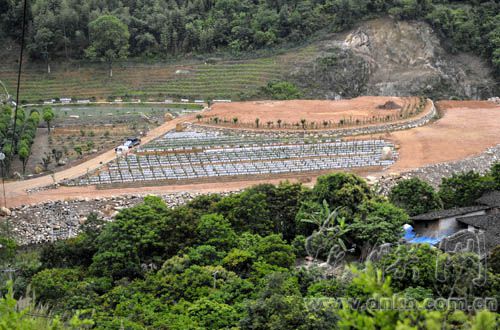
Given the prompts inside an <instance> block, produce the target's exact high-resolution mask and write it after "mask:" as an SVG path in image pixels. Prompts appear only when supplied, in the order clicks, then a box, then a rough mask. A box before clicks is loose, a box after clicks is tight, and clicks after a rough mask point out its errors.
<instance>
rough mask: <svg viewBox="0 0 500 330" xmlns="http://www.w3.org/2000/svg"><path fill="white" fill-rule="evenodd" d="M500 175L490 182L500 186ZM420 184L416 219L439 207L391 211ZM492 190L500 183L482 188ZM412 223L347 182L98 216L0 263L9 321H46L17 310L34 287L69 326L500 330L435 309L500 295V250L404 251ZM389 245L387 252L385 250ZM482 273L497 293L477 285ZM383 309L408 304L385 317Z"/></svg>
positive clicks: (152, 204) (493, 321)
mask: <svg viewBox="0 0 500 330" xmlns="http://www.w3.org/2000/svg"><path fill="white" fill-rule="evenodd" d="M497 170H498V165H495V166H494V167H493V169H492V172H491V173H489V174H487V175H486V176H484V177H492V178H493V180H494V181H495V180H498V173H497ZM462 180H463V181H464V183H467V184H468V183H469V182H470V181H471V179H470V178H469V177H466V176H463V177H462ZM472 181H474V180H472ZM412 185H416V186H418V187H420V188H419V191H420V192H421V193H419V194H417V196H411V197H412V198H413V199H414V200H411V201H409V202H406V204H405V206H406V207H408V208H409V209H412V207H414V206H411V205H410V207H409V206H408V205H409V204H412V203H413V204H416V203H417V200H418V199H419V198H420V199H421V200H425V199H426V198H427V196H429V194H430V195H433V196H434V197H433V198H434V199H436V200H437V197H436V196H435V195H434V194H433V193H432V192H431V191H430V189H429V188H428V187H425V186H423V185H422V184H418V183H412V184H410V185H408V183H402V184H400V185H399V187H398V188H395V189H394V190H393V194H392V196H393V197H391V199H394V198H395V197H394V196H398V200H399V201H400V202H401V201H404V200H407V199H408V198H407V197H405V196H408V192H407V189H409V187H411V186H412ZM443 185H444V186H443V187H442V189H445V190H446V189H447V187H448V183H447V181H446V180H443ZM492 188H496V189H498V188H500V185H499V186H495V187H493V186H491V187H489V188H486V187H485V188H482V189H492ZM460 195H461V192H458V191H457V192H455V195H454V196H455V197H454V198H456V199H457V200H459V199H460V198H459V196H460ZM430 207H431V208H434V207H435V205H434V204H431V206H430ZM408 221H409V218H408V215H407V213H406V212H405V211H404V210H403V209H401V208H398V207H397V206H395V205H394V204H392V203H391V202H390V201H389V200H387V199H386V198H384V197H382V196H378V195H377V194H375V193H374V192H373V191H372V190H371V189H370V188H369V186H368V185H367V184H366V182H365V181H364V180H363V179H361V178H359V177H357V176H355V175H352V174H344V173H337V174H331V175H326V176H323V177H320V178H319V179H318V182H317V183H316V185H315V186H314V187H313V188H312V189H309V188H306V187H304V186H302V185H301V184H292V183H287V182H285V183H281V184H279V185H277V186H274V185H270V184H263V185H257V186H254V187H252V188H249V189H246V190H244V191H242V192H240V193H236V194H232V195H229V196H226V197H221V196H220V195H203V196H200V197H197V198H196V199H194V200H193V201H191V202H189V203H188V204H186V205H183V206H179V207H176V208H172V209H171V208H168V207H167V206H166V205H165V203H164V202H163V201H162V200H161V198H158V197H155V196H148V197H146V198H145V199H144V202H143V203H142V204H139V205H137V206H134V207H131V208H127V209H123V210H121V211H120V212H119V214H118V215H117V216H116V218H115V221H113V222H111V223H105V222H103V221H102V220H100V219H99V218H98V217H97V216H96V215H93V214H90V215H89V216H88V219H87V221H86V222H85V224H83V225H82V228H81V233H80V234H79V235H78V236H77V237H75V238H72V239H68V240H63V241H57V242H54V243H50V244H46V245H44V246H36V247H32V248H30V249H26V248H24V249H21V248H16V246H15V244H14V243H13V242H12V241H11V240H9V239H7V238H2V245H3V246H5V247H6V248H4V249H2V254H1V256H0V257H1V258H2V261H3V263H4V264H9V265H11V266H10V267H12V268H13V269H15V273H13V274H12V278H13V281H12V282H4V286H3V288H2V292H3V294H4V295H5V298H4V300H2V301H0V306H1V307H0V308H1V309H0V310H1V311H8V313H7V312H3V313H4V315H7V316H8V318H2V319H5V320H11V319H14V320H15V319H21V320H26V319H28V320H30V319H34V320H36V319H37V315H34V316H33V314H32V313H29V312H28V313H25V314H22V313H23V310H22V309H20V310H15V311H14V310H13V306H14V305H15V300H13V299H19V298H20V297H23V296H26V294H27V291H26V290H27V288H28V287H30V288H31V290H32V291H31V292H32V293H33V294H34V296H35V301H34V302H33V304H35V306H37V305H36V304H39V305H40V306H47V308H48V310H47V312H48V313H49V314H45V315H50V316H49V318H51V319H53V320H54V322H59V323H58V324H60V328H63V327H66V328H79V329H80V328H96V329H232V328H239V329H353V328H362V329H381V328H383V329H443V328H446V329H455V328H463V329H483V330H493V329H496V326H497V324H498V314H497V313H496V312H497V311H496V310H493V311H486V310H476V311H475V312H470V311H462V310H459V309H454V308H453V307H449V306H448V307H444V308H440V309H434V308H431V307H429V306H430V305H429V303H430V302H432V301H434V300H433V299H436V298H440V297H441V298H442V297H453V298H467V299H475V298H485V297H498V295H499V293H500V273H498V267H497V266H498V265H497V263H498V262H495V260H496V261H498V258H499V256H498V252H499V250H498V249H496V250H494V251H493V252H492V255H491V260H492V261H493V262H492V263H491V264H489V263H488V264H486V265H485V264H483V263H482V262H481V261H480V260H479V258H478V257H477V256H475V255H473V254H463V253H455V254H447V253H444V252H441V251H440V250H438V249H436V248H431V247H429V246H428V245H418V244H417V245H398V244H397V243H398V241H399V240H400V238H401V237H402V234H403V232H402V226H403V224H405V223H408ZM387 243H389V244H391V246H392V247H391V248H390V249H389V251H388V252H387V251H386V253H382V252H381V251H379V250H378V247H379V246H380V245H382V244H387ZM379 252H380V253H379ZM437 265H440V266H439V267H437ZM441 266H442V267H441ZM436 267H437V268H436ZM485 267H486V268H485ZM436 272H437V273H436ZM441 272H442V274H441ZM480 274H486V275H485V276H487V281H485V282H481V284H480V283H479V282H476V281H471V279H473V278H477V276H479V275H480ZM442 276H445V277H444V278H446V281H445V282H442V281H441V280H440V279H441V278H443V277H442ZM5 277H6V276H5ZM9 283H12V284H9ZM9 290H10V291H9ZM384 299H386V301H393V302H395V304H396V305H394V306H393V308H388V309H384V308H377V307H374V306H375V305H373V301H375V302H377V301H382V300H384ZM405 299H406V300H405ZM407 300H411V301H412V302H413V303H415V305H413V306H414V307H411V308H405V305H404V302H405V301H407ZM416 306H420V307H419V308H417V307H416ZM367 307H368V308H367ZM71 322H73V323H71ZM77 322H85V324H82V323H77ZM72 324H73V325H72ZM55 328H56V329H57V327H55Z"/></svg>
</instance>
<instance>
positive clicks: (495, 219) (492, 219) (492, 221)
mask: <svg viewBox="0 0 500 330" xmlns="http://www.w3.org/2000/svg"><path fill="white" fill-rule="evenodd" d="M457 221H459V222H461V223H464V224H466V225H471V226H474V227H476V228H478V229H484V230H489V229H495V228H498V229H499V230H500V213H499V214H490V215H486V214H485V215H475V216H471V217H459V218H457Z"/></svg>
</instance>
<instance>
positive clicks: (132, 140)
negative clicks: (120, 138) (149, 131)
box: [123, 137, 141, 148]
mask: <svg viewBox="0 0 500 330" xmlns="http://www.w3.org/2000/svg"><path fill="white" fill-rule="evenodd" d="M139 144H141V139H139V138H136V137H134V138H128V139H127V140H126V141H125V143H123V145H124V146H127V147H129V148H133V147H135V146H138V145H139Z"/></svg>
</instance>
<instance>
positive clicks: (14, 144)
mask: <svg viewBox="0 0 500 330" xmlns="http://www.w3.org/2000/svg"><path fill="white" fill-rule="evenodd" d="M27 3H28V0H24V4H23V24H22V33H21V51H20V53H19V71H18V72H17V93H16V108H15V110H14V125H13V130H12V141H11V142H12V149H11V152H10V155H9V157H12V154H13V153H14V149H15V147H16V141H15V140H16V124H17V110H18V108H19V89H20V86H21V69H22V66H23V51H24V35H25V32H26V8H27V7H28V6H27Z"/></svg>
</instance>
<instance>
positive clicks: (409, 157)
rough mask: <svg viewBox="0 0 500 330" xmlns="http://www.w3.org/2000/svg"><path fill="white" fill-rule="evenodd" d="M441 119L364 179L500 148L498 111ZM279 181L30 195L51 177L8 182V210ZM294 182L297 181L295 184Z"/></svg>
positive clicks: (445, 104) (456, 108)
mask: <svg viewBox="0 0 500 330" xmlns="http://www.w3.org/2000/svg"><path fill="white" fill-rule="evenodd" d="M437 105H438V107H439V108H440V110H441V111H442V112H443V117H442V118H440V119H438V120H436V121H435V122H433V123H431V124H429V125H427V126H423V127H418V128H415V129H411V130H406V131H399V132H393V133H390V134H386V135H384V137H385V138H389V139H391V140H393V141H394V142H395V143H396V144H397V145H399V147H400V148H399V154H400V157H399V159H398V161H397V162H396V163H395V164H394V165H393V166H392V167H390V168H389V169H388V170H386V171H385V172H384V173H381V172H379V173H370V172H362V173H358V174H360V175H378V174H387V173H390V172H404V171H406V170H409V169H413V168H417V167H421V166H424V165H428V164H435V163H441V162H448V161H454V160H459V159H463V158H465V157H469V156H472V155H476V154H479V153H481V152H482V151H484V150H485V149H487V148H488V147H491V146H494V145H497V144H500V134H499V133H500V106H498V105H495V104H493V103H491V102H478V101H470V102H468V101H463V102H459V101H442V102H438V103H437ZM193 118H194V115H188V116H186V117H182V118H177V119H175V120H173V121H171V122H168V123H166V124H164V125H162V126H160V127H158V128H156V129H154V130H152V131H151V132H149V134H148V136H147V137H146V138H145V139H144V140H143V141H144V142H147V141H150V140H151V139H153V138H155V137H158V136H160V135H162V134H163V133H164V132H166V131H167V130H169V129H172V128H174V127H175V124H176V123H178V122H183V121H189V120H193ZM113 158H114V152H113V151H108V152H106V153H104V154H102V155H100V156H98V157H96V158H94V159H92V160H90V161H88V162H85V163H83V164H80V165H78V166H75V167H73V168H70V169H68V170H65V171H62V172H60V173H57V174H56V179H57V180H61V179H63V178H69V177H77V176H79V175H82V174H85V173H86V169H87V168H91V169H92V168H95V167H98V166H99V164H100V162H103V163H105V162H108V161H110V160H112V159H113ZM280 180H281V179H275V178H270V179H266V180H257V181H256V180H245V181H242V180H236V181H228V182H214V183H202V184H188V185H169V186H155V187H135V188H121V189H99V190H98V189H96V188H95V187H62V188H59V189H54V190H44V191H40V192H37V193H35V194H31V195H28V194H27V193H26V189H30V188H34V187H37V186H43V185H47V184H51V183H52V178H51V177H50V176H44V177H40V178H36V179H33V180H26V181H19V182H10V183H7V184H6V190H7V197H8V201H7V204H8V206H11V207H12V206H19V205H22V204H31V203H39V202H44V201H49V200H64V199H73V198H81V197H108V196H113V195H121V194H130V193H136V194H137V193H144V194H147V193H153V194H154V193H157V194H159V193H165V192H179V191H187V192H204V193H209V192H221V191H229V190H236V189H241V188H244V187H248V186H251V185H253V184H257V183H263V182H270V183H277V182H279V181H280ZM296 180H299V181H302V182H309V180H311V181H310V183H311V184H312V183H314V177H313V175H312V174H304V175H297V178H296ZM292 181H293V180H292Z"/></svg>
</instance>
